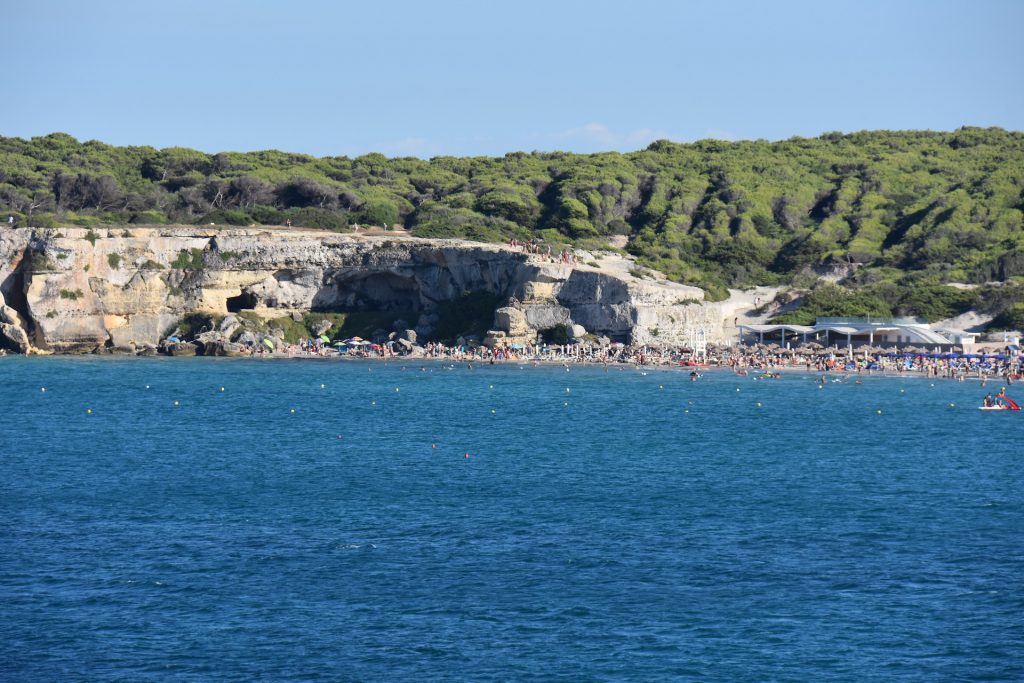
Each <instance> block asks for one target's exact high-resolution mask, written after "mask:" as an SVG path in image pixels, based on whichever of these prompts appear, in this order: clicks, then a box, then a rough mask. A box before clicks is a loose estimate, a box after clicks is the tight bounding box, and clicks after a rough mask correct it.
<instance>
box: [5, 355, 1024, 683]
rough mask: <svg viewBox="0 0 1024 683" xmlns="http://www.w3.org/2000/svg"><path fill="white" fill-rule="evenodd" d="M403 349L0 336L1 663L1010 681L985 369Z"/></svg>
mask: <svg viewBox="0 0 1024 683" xmlns="http://www.w3.org/2000/svg"><path fill="white" fill-rule="evenodd" d="M402 367H403V366H402V365H400V364H392V365H388V366H384V365H380V364H371V363H347V362H315V361H301V362H299V361H291V362H289V361H244V360H231V359H228V360H217V359H173V358H171V359H126V360H116V359H109V358H107V359H89V358H46V359H24V358H13V359H12V358H6V359H3V360H2V361H0V377H2V378H3V380H4V381H3V387H2V391H0V415H2V416H3V427H2V428H0V549H2V554H0V679H4V680H31V681H34V680H168V679H172V680H174V679H178V680H207V681H208V680H274V681H279V680H312V679H320V680H402V681H405V680H411V679H415V678H421V679H428V680H437V679H451V680H458V679H461V680H475V681H478V680H496V681H503V680H565V681H578V680H627V679H628V680H643V681H651V680H665V679H682V680H686V679H693V680H750V681H763V680H826V681H827V680H850V681H853V680H927V681H934V680H968V679H970V680H1020V679H1022V678H1024V591H1022V589H1024V474H1022V471H1024V468H1022V462H1024V449H1022V448H1021V437H1022V436H1024V417H1022V415H1021V414H1013V415H1011V414H987V413H982V412H980V411H977V410H975V409H974V406H976V405H977V403H978V401H979V400H980V397H981V396H982V395H983V394H984V392H983V391H982V390H980V389H979V387H978V385H977V383H976V382H974V383H969V384H963V385H961V384H956V383H953V382H941V381H940V382H936V383H935V384H934V386H933V385H932V383H931V382H930V381H929V380H923V379H917V378H910V379H905V380H903V379H882V378H868V379H866V380H865V383H864V384H863V385H861V386H856V385H852V384H844V385H838V384H830V385H829V386H827V387H825V388H824V389H819V388H818V387H817V385H816V384H815V382H814V379H813V378H812V377H811V376H808V375H804V374H793V375H788V376H786V377H785V378H783V379H781V380H778V381H767V382H762V381H753V380H751V379H750V378H736V377H733V376H731V375H728V374H724V373H723V374H715V373H709V374H708V375H707V376H706V377H705V378H703V379H702V380H701V381H699V382H696V383H694V382H690V381H689V379H688V377H687V375H686V373H684V372H680V371H674V372H664V371H648V372H647V374H646V375H645V374H642V373H641V372H639V371H637V370H634V369H625V370H620V369H618V368H613V369H611V370H610V371H608V372H604V371H602V370H601V369H600V368H572V370H571V371H570V372H566V371H565V369H564V368H561V367H555V368H532V367H525V368H524V367H520V366H516V365H509V366H500V367H489V366H482V367H481V366H477V367H476V368H475V369H472V370H470V369H467V368H466V367H465V366H464V365H460V366H458V367H456V368H455V369H447V366H444V365H441V364H437V363H433V364H429V365H426V366H425V367H426V369H427V371H425V372H424V371H421V370H420V367H421V366H420V365H419V364H414V363H409V364H406V366H405V368H406V369H404V370H403V369H402ZM321 384H324V385H325V387H324V388H321V386H320V385H321ZM147 385H149V388H148V389H147V388H146V386H147ZM222 386H223V387H224V389H225V390H224V391H223V392H221V391H220V387H222ZM492 386H493V388H491V387H492ZM40 387H46V391H45V392H43V391H40ZM662 387H663V388H662ZM737 388H739V389H740V391H737V390H736V389H737ZM991 388H992V385H991V384H990V385H989V387H988V389H991ZM997 388H998V387H997ZM1013 388H1015V387H1011V389H1013ZM396 389H397V391H396ZM567 389H568V391H567ZM988 389H986V391H987V390H988ZM1010 393H1011V395H1014V392H1013V391H1011V392H1010ZM1016 393H1022V392H1016ZM175 400H177V401H179V405H178V406H175V405H174V401H175ZM691 402H692V404H691ZM758 402H761V404H762V406H761V407H758V406H757V403H758ZM950 403H953V404H955V407H950V405H949V404H950ZM87 409H91V410H92V413H91V414H88V413H87V412H86V410H87ZM293 409H294V410H295V412H294V413H293V412H291V411H292V410H293ZM492 410H493V411H494V412H493V413H492ZM878 410H881V411H882V413H881V414H878V413H877V412H876V411H878ZM686 411H688V412H686ZM431 444H436V448H432V447H431ZM466 453H469V455H470V457H469V458H468V459H467V458H466V457H465V454H466Z"/></svg>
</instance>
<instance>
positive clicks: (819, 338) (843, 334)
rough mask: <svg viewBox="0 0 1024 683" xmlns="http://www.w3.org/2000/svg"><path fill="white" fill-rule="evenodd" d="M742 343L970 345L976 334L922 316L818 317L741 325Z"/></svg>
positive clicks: (892, 346) (894, 345)
mask: <svg viewBox="0 0 1024 683" xmlns="http://www.w3.org/2000/svg"><path fill="white" fill-rule="evenodd" d="M738 328H739V335H740V340H739V341H740V343H741V344H771V343H774V344H778V345H779V346H781V347H783V348H785V347H786V346H787V344H788V345H792V346H797V345H799V344H801V343H804V342H816V343H818V344H821V345H822V346H825V347H828V346H838V347H854V346H863V345H868V346H874V347H881V348H899V347H903V346H924V347H928V348H937V347H941V346H953V345H955V344H956V345H961V346H962V345H964V344H971V343H973V342H974V337H973V335H965V334H963V333H957V334H950V335H948V336H947V335H945V334H940V333H939V332H937V331H935V330H933V329H932V328H931V326H930V325H929V324H928V322H927V321H925V320H921V319H920V318H818V319H817V320H816V321H815V323H814V325H813V326H812V325H782V324H779V325H739V326H738Z"/></svg>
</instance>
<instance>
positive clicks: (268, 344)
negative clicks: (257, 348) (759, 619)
mask: <svg viewBox="0 0 1024 683" xmlns="http://www.w3.org/2000/svg"><path fill="white" fill-rule="evenodd" d="M263 345H264V346H266V347H267V348H268V349H270V350H271V351H273V350H274V342H272V341H271V340H269V339H267V338H266V337H264V338H263Z"/></svg>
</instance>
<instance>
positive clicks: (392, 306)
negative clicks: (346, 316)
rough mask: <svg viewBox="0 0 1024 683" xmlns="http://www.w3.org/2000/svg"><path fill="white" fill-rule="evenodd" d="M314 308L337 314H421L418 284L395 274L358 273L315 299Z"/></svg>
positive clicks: (318, 294)
mask: <svg viewBox="0 0 1024 683" xmlns="http://www.w3.org/2000/svg"><path fill="white" fill-rule="evenodd" d="M313 308H314V309H317V310H335V311H392V312H403V313H408V312H413V313H418V312H419V311H420V310H421V309H422V303H421V301H420V289H419V285H418V284H417V283H416V281H415V280H414V279H413V278H410V277H402V276H401V275H396V274H394V273H370V274H368V275H363V274H359V275H358V276H356V277H348V278H345V279H338V280H336V281H335V282H334V283H333V285H332V286H331V287H328V288H324V289H322V290H321V291H320V292H318V293H317V296H316V297H314V299H313Z"/></svg>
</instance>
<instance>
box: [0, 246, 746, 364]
mask: <svg viewBox="0 0 1024 683" xmlns="http://www.w3.org/2000/svg"><path fill="white" fill-rule="evenodd" d="M581 257H582V258H581V260H583V261H586V262H588V263H589V264H590V265H567V264H562V263H552V262H549V261H547V260H546V259H543V258H541V257H538V256H532V255H527V254H525V253H522V252H521V251H517V250H512V249H509V248H507V247H504V246H498V245H491V244H480V243H474V242H463V241H456V240H424V239H414V238H409V237H399V236H395V237H388V236H374V237H371V236H362V235H352V234H346V235H340V234H334V233H323V232H313V231H270V230H258V229H223V228H213V227H210V228H208V229H207V228H200V227H175V228H170V227H168V228H153V227H148V228H141V227H134V226H130V227H127V228H94V229H89V230H86V229H83V228H62V229H59V230H40V229H29V228H25V229H18V230H0V295H2V297H3V299H2V301H0V343H2V344H4V345H6V346H7V347H9V348H14V349H15V350H18V351H26V350H28V349H29V348H30V347H31V348H32V349H34V350H40V351H53V352H80V351H89V350H94V349H96V348H104V347H108V348H109V347H119V348H142V347H146V346H154V345H156V344H157V343H158V342H159V341H160V339H161V338H162V337H163V336H165V335H166V334H167V333H168V331H169V330H173V329H174V327H175V325H176V323H177V322H178V321H179V320H180V319H181V318H182V317H183V316H186V315H188V314H190V313H194V312H203V313H212V314H227V313H229V312H238V311H246V310H248V311H254V312H255V313H257V314H259V315H261V316H264V317H266V318H268V319H269V318H272V317H279V316H282V315H285V314H288V313H295V312H303V311H310V310H317V311H353V310H363V311H396V312H397V311H402V312H409V311H411V312H413V313H414V314H416V315H418V319H417V320H416V322H415V326H416V331H417V333H418V334H419V336H420V340H421V341H422V340H423V339H429V338H430V336H431V333H432V332H433V329H432V324H433V322H435V321H436V316H435V315H434V312H435V311H436V310H437V308H438V307H439V306H440V305H442V304H443V303H444V302H450V301H454V300H456V299H458V298H459V297H460V296H462V295H464V294H466V293H469V292H486V293H489V294H491V295H494V296H495V297H496V298H497V299H498V300H500V301H501V302H502V305H500V306H499V308H498V309H497V311H496V312H495V317H494V325H493V330H492V331H491V332H490V333H489V335H488V339H489V340H490V341H491V342H492V343H508V342H510V341H514V340H517V339H526V338H531V339H532V338H534V337H535V336H536V334H537V331H539V330H545V329H549V328H552V327H555V326H556V325H565V326H566V327H567V329H568V330H569V331H570V334H572V333H575V334H576V335H582V334H584V333H588V334H592V335H595V336H597V337H607V338H609V339H612V340H617V341H624V342H631V343H664V344H683V343H686V342H687V341H688V340H689V339H690V335H691V334H692V333H693V331H694V330H696V329H698V327H700V326H703V327H704V329H705V330H706V332H707V335H708V339H709V341H714V340H717V339H720V338H721V337H722V335H723V334H724V329H723V320H724V319H725V318H726V317H727V316H729V315H731V312H732V311H731V309H730V307H729V305H728V304H727V303H726V304H702V303H700V300H701V299H702V298H703V292H702V291H701V290H699V289H697V288H693V287H686V286H683V285H678V284H674V283H669V282H665V281H662V280H655V279H653V278H643V279H640V278H637V277H634V276H633V275H632V274H630V272H629V271H630V268H629V265H630V264H629V262H628V261H627V260H625V259H623V258H622V257H619V256H617V255H612V254H603V255H591V254H581ZM506 304H507V305H506ZM410 324H413V323H412V322H411V321H410Z"/></svg>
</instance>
